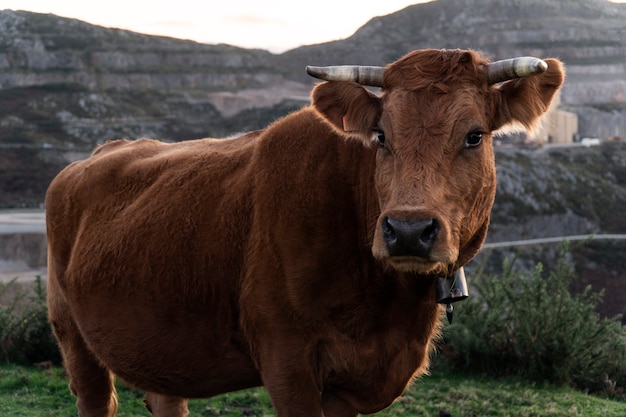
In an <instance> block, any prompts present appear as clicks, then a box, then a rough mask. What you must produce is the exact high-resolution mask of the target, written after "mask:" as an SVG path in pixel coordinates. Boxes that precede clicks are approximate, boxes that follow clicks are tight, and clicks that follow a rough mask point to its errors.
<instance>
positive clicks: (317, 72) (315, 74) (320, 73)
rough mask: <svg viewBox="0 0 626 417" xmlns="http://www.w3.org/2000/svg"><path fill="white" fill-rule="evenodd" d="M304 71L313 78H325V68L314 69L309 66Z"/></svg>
mask: <svg viewBox="0 0 626 417" xmlns="http://www.w3.org/2000/svg"><path fill="white" fill-rule="evenodd" d="M304 70H305V71H306V73H307V74H309V75H310V76H311V77H315V78H321V77H323V76H324V74H325V72H324V71H323V67H314V66H312V65H307V66H306V67H305V68H304Z"/></svg>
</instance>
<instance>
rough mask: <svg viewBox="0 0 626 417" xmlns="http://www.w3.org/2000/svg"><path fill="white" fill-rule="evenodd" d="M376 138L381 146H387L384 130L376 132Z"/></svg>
mask: <svg viewBox="0 0 626 417" xmlns="http://www.w3.org/2000/svg"><path fill="white" fill-rule="evenodd" d="M376 140H377V141H378V145H379V146H380V147H381V148H384V147H385V143H386V142H385V132H383V131H382V130H379V131H377V132H376Z"/></svg>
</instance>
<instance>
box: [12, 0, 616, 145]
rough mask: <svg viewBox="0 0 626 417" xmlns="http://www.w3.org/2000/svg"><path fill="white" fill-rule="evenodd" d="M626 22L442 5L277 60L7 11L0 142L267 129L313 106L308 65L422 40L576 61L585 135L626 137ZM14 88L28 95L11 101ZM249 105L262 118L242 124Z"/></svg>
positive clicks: (504, 4)
mask: <svg viewBox="0 0 626 417" xmlns="http://www.w3.org/2000/svg"><path fill="white" fill-rule="evenodd" d="M624 22H626V5H623V4H614V3H610V2H608V1H606V0H438V1H433V2H430V3H425V4H419V5H415V6H410V7H407V8H406V9H404V10H401V11H399V12H397V13H393V14H390V15H388V16H382V17H377V18H374V19H372V20H371V21H369V22H367V23H366V24H365V25H364V26H363V27H362V28H361V29H360V30H358V31H357V32H356V33H355V34H354V35H353V36H351V37H350V38H348V39H345V40H342V41H338V42H331V43H326V44H320V45H313V46H307V47H302V48H298V49H294V50H292V51H288V52H286V53H284V54H281V55H273V54H271V53H269V52H267V51H261V50H246V49H241V48H236V47H232V46H227V45H203V44H199V43H196V42H191V41H183V40H177V39H171V38H163V37H154V36H146V35H141V34H137V33H132V32H128V31H123V30H117V29H106V28H102V27H98V26H93V25H89V24H87V23H84V22H80V21H77V20H73V19H64V18H59V17H56V16H53V15H41V14H35V13H27V12H15V11H10V10H5V11H2V12H0V88H2V90H0V91H2V92H3V94H2V97H0V99H1V101H3V102H4V103H0V106H2V104H4V106H3V107H2V108H0V111H1V113H0V143H7V142H18V143H21V142H23V141H27V142H31V141H32V140H33V138H37V137H38V138H40V140H39V142H42V140H41V137H42V136H43V135H46V136H47V139H46V140H47V142H48V143H63V144H67V143H75V144H76V145H77V146H82V145H83V144H84V143H86V142H88V143H90V144H92V143H95V142H99V141H102V140H104V139H106V138H108V137H109V136H108V135H119V136H127V137H130V138H134V137H138V136H146V135H151V136H156V137H159V138H163V139H169V140H181V139H187V138H189V137H191V136H221V135H224V134H229V133H234V132H238V131H242V130H245V129H247V128H248V126H250V127H251V128H259V127H262V126H263V125H265V124H266V122H268V119H269V121H271V120H272V119H273V118H275V117H278V116H280V115H282V113H281V111H282V110H285V109H287V110H292V109H294V108H297V107H299V106H302V105H303V104H305V103H306V100H307V97H308V89H309V87H310V86H311V85H312V83H313V80H311V79H310V78H308V77H307V76H306V74H305V73H304V71H303V68H304V66H305V65H307V64H316V65H326V64H346V63H354V64H369V65H385V64H387V63H388V62H391V61H393V60H395V59H397V58H398V57H399V56H401V55H403V54H405V53H406V52H408V51H411V50H413V49H418V48H473V49H477V50H482V51H484V52H486V53H487V54H488V55H489V56H490V57H492V58H494V59H497V58H507V57H511V56H515V55H537V56H541V57H547V56H557V57H559V58H561V59H562V60H563V61H564V62H565V63H566V66H567V70H568V79H567V82H566V85H565V87H564V89H563V97H562V102H563V104H564V105H565V106H566V107H568V108H569V109H570V110H572V111H575V112H576V113H578V114H579V117H580V130H581V134H582V135H583V136H589V137H609V136H619V135H626V65H624V62H626V24H625V23H624ZM287 80H291V82H287ZM22 89H25V90H22ZM68 89H70V90H73V91H74V93H75V94H74V95H73V96H72V95H69V94H67V93H66V90H68ZM42 90H43V91H42ZM17 96H20V97H21V99H22V100H24V97H25V96H29V97H30V100H29V101H28V102H25V101H22V102H21V105H19V103H18V105H17V106H15V105H14V104H15V103H14V102H13V101H12V100H10V99H7V97H8V98H11V97H17ZM77 96H80V97H77ZM135 97H140V99H135ZM76 100H78V101H79V102H80V103H83V104H84V105H83V106H82V107H81V108H80V109H76V105H75V104H76ZM51 106H53V107H54V111H53V112H51V110H50V107H51ZM277 106H278V108H274V107H277ZM177 108H178V109H180V108H183V109H184V111H180V110H179V111H177ZM122 109H123V110H122ZM242 112H248V113H250V112H252V113H264V114H266V115H267V118H262V119H260V120H259V121H258V123H249V122H248V123H241V125H239V121H238V120H235V119H233V118H234V117H237V118H239V116H240V113H242ZM120 113H121V115H120ZM107 115H109V116H107ZM243 118H244V119H245V118H246V116H245V115H244V116H243ZM165 120H167V122H164V121H165ZM57 125H58V128H56V131H53V129H52V127H54V126H57ZM113 125H116V126H117V127H116V128H112V126H113ZM20 126H21V127H20ZM191 126H194V127H193V128H189V127H191ZM3 127H4V128H5V129H2V128H3ZM87 127H92V128H93V129H91V130H90V129H88V128H87ZM16 129H17V133H16ZM25 131H26V132H30V133H24V132H25ZM20 132H21V133H20ZM78 133H81V135H82V136H78V135H77V134H78ZM16 135H17V137H16ZM86 135H88V136H89V139H87V138H86Z"/></svg>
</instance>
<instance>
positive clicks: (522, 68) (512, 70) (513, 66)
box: [487, 56, 548, 84]
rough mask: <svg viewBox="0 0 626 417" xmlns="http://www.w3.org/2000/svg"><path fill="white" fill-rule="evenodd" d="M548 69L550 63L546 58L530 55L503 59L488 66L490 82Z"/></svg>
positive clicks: (538, 72)
mask: <svg viewBox="0 0 626 417" xmlns="http://www.w3.org/2000/svg"><path fill="white" fill-rule="evenodd" d="M547 69H548V64H547V63H546V62H545V61H544V60H542V59H539V58H535V57H530V56H522V57H517V58H510V59H503V60H501V61H495V62H492V63H490V64H489V65H488V66H487V71H488V74H489V84H496V83H499V82H503V81H507V80H512V79H515V78H521V77H527V76H529V75H537V74H541V73H543V72H545V71H546V70H547Z"/></svg>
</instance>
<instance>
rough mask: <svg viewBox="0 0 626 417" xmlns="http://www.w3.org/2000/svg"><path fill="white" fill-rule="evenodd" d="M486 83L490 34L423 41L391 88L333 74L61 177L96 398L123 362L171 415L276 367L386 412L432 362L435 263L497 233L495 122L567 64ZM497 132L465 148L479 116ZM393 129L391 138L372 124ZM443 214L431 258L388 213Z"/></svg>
mask: <svg viewBox="0 0 626 417" xmlns="http://www.w3.org/2000/svg"><path fill="white" fill-rule="evenodd" d="M548 62H549V69H548V71H547V72H546V73H545V74H543V75H540V76H535V77H529V78H526V79H521V80H517V81H512V82H508V83H505V84H504V85H502V86H501V87H492V86H488V85H487V84H486V75H485V67H484V66H485V63H486V61H485V60H484V59H483V58H481V57H480V56H479V55H478V54H477V53H475V52H471V51H430V50H429V51H416V52H413V53H411V54H409V55H407V56H406V57H404V58H402V59H401V60H399V61H398V62H396V63H393V64H391V65H390V66H389V67H388V71H387V75H386V77H385V88H384V91H383V95H382V96H381V97H377V96H375V95H373V94H371V93H369V92H367V91H366V90H365V89H364V88H363V87H361V86H359V85H357V84H354V83H348V82H327V83H322V84H320V85H318V86H317V87H316V88H315V89H314V91H313V94H312V99H313V105H312V106H311V107H307V108H304V109H302V110H300V111H298V112H296V113H293V114H291V115H289V116H287V117H285V118H284V119H282V120H279V121H277V122H276V123H274V124H273V125H271V126H269V127H268V128H267V129H265V130H263V131H258V132H252V133H250V134H247V135H244V136H242V137H239V138H233V139H223V140H213V139H204V140H197V141H188V142H182V143H176V144H164V143H160V142H157V141H152V140H139V141H136V142H129V141H115V142H110V143H107V144H105V145H103V146H101V147H99V148H98V149H97V150H96V151H95V152H94V153H93V155H92V156H91V157H90V158H88V159H86V160H84V161H80V162H77V163H74V164H72V165H71V166H69V167H68V168H66V169H65V170H64V171H62V172H61V173H60V174H59V175H58V176H57V178H56V179H55V180H54V181H53V183H52V184H51V186H50V189H49V191H48V195H47V199H46V206H47V209H46V211H47V227H48V241H49V293H48V294H49V300H48V302H49V312H50V320H51V323H52V325H53V327H54V330H55V333H56V335H57V338H58V340H59V343H60V346H61V349H62V352H63V355H64V359H65V366H66V368H67V371H68V373H69V375H70V377H71V389H72V392H73V393H74V394H76V395H77V406H78V408H79V411H80V414H81V416H83V417H90V416H112V415H114V414H115V411H116V408H117V399H116V396H115V391H114V388H113V384H112V381H113V375H117V376H119V377H121V378H123V379H124V380H126V381H128V382H129V383H131V384H133V385H135V386H137V387H139V388H141V389H144V390H146V391H147V396H146V402H147V404H148V406H149V408H150V410H151V411H152V413H153V414H154V415H155V416H165V415H169V416H183V415H186V413H187V411H186V399H185V398H190V397H208V396H213V395H216V394H219V393H223V392H227V391H232V390H237V389H242V388H246V387H251V386H256V385H261V384H262V385H264V386H265V387H266V389H267V390H268V392H269V394H270V396H271V398H272V401H273V404H274V406H275V409H276V412H277V415H278V416H279V417H284V416H294V415H298V416H311V417H320V416H322V415H324V416H326V417H330V416H337V417H348V416H356V414H357V413H373V412H376V411H378V410H381V409H383V408H385V407H387V406H388V405H389V404H390V403H391V402H392V401H394V399H396V398H397V397H398V396H399V395H401V394H402V392H403V391H404V389H405V388H406V386H407V384H408V383H409V382H410V381H411V379H412V378H413V377H414V376H418V375H421V374H423V373H425V372H426V370H427V366H428V356H429V352H430V351H431V348H432V343H433V339H434V338H435V337H436V335H437V331H438V327H439V316H440V309H439V307H438V305H437V304H436V303H435V294H434V279H433V277H434V276H437V275H442V274H446V273H448V272H450V271H453V270H454V269H456V268H458V267H460V266H462V265H464V264H465V263H467V262H468V261H469V260H470V259H471V258H472V257H473V256H474V255H475V254H476V252H477V251H478V250H479V249H480V247H481V245H482V243H483V241H484V239H485V235H486V231H487V226H488V223H489V212H490V210H491V206H492V204H493V198H494V193H495V186H496V182H495V167H494V156H493V151H492V148H491V141H490V137H491V132H492V131H494V130H496V129H498V128H500V127H501V126H502V125H505V124H507V123H513V122H516V121H518V122H521V123H522V124H524V125H532V124H533V123H534V122H535V120H536V119H537V118H538V117H539V116H540V115H541V114H542V113H543V112H544V111H545V109H546V108H547V107H548V105H549V102H550V100H551V98H552V95H553V94H554V93H555V91H556V90H557V89H558V88H559V86H560V85H561V83H562V81H563V71H562V68H561V65H560V63H559V62H558V61H555V60H549V61H548ZM477 129H478V130H481V131H482V132H483V134H484V140H483V144H482V145H481V146H480V147H477V148H475V149H465V148H464V147H463V143H464V142H463V141H464V137H465V135H466V134H467V133H468V132H470V131H473V130H477ZM376 130H384V131H385V133H386V138H387V148H384V149H383V148H380V147H377V146H375V145H374V144H373V143H372V137H373V136H374V134H375V131H376ZM390 214H392V215H393V216H395V217H396V218H402V219H408V220H410V219H416V218H417V219H419V218H422V217H424V216H428V217H434V218H436V219H438V220H439V222H440V223H441V225H442V226H441V227H442V231H441V236H440V237H439V238H438V239H437V243H436V245H435V246H434V248H433V251H432V254H431V256H430V257H429V258H428V259H423V258H417V257H403V259H394V258H393V257H390V256H389V254H388V253H387V252H386V248H385V244H384V242H383V240H382V238H381V236H380V235H381V231H380V229H381V225H380V223H381V219H382V218H383V216H386V215H390Z"/></svg>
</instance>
